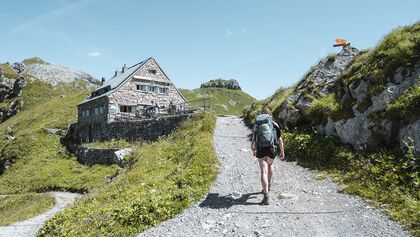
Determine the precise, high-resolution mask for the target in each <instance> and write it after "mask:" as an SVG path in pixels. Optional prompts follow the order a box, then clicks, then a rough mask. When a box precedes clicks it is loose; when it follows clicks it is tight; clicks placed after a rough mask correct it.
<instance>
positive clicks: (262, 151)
mask: <svg viewBox="0 0 420 237" xmlns="http://www.w3.org/2000/svg"><path fill="white" fill-rule="evenodd" d="M266 156H268V157H270V158H271V159H274V158H275V157H276V151H275V150H274V147H261V148H259V149H257V158H264V157H266Z"/></svg>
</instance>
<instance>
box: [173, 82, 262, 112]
mask: <svg viewBox="0 0 420 237" xmlns="http://www.w3.org/2000/svg"><path fill="white" fill-rule="evenodd" d="M180 92H181V94H182V95H183V96H184V97H185V98H186V99H187V100H188V101H194V100H199V99H203V98H210V104H211V109H212V110H213V111H215V113H216V114H219V115H221V114H227V115H241V114H242V111H243V109H245V108H246V107H247V106H250V105H251V104H252V103H253V102H254V101H255V99H254V98H253V97H251V96H250V95H248V94H246V93H245V92H243V91H238V90H229V89H224V88H200V89H194V90H187V89H180ZM201 103H202V102H201ZM223 105H225V106H226V110H225V108H224V107H223ZM190 106H191V107H195V106H199V104H198V103H194V102H193V103H191V104H190Z"/></svg>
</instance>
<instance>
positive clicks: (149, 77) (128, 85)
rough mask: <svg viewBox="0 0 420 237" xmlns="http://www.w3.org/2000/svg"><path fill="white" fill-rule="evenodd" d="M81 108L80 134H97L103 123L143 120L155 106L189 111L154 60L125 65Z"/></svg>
mask: <svg viewBox="0 0 420 237" xmlns="http://www.w3.org/2000/svg"><path fill="white" fill-rule="evenodd" d="M102 83H103V84H102V86H101V87H100V88H98V89H96V90H95V91H93V92H92V94H91V95H90V96H89V97H88V98H87V99H86V100H84V101H83V102H81V103H80V104H79V105H78V121H77V125H78V130H79V131H84V130H95V127H96V126H101V124H102V123H111V122H114V121H127V120H140V119H142V117H143V114H142V112H143V111H144V109H145V108H146V107H149V106H152V105H153V104H154V103H157V105H158V106H159V107H160V108H162V109H163V108H168V106H169V103H170V102H171V101H172V103H174V104H176V105H177V109H181V110H183V109H185V108H186V107H187V106H188V101H187V100H186V99H185V98H184V97H183V96H182V95H181V93H180V92H179V91H178V90H177V89H176V87H175V86H174V85H173V84H172V82H171V80H170V79H169V78H168V76H167V75H166V74H165V73H164V72H163V70H162V69H161V67H160V66H159V65H158V63H157V62H156V61H155V59H153V58H148V59H146V60H144V61H142V62H140V63H137V64H135V65H133V66H131V67H127V66H126V65H124V67H123V68H122V70H121V71H115V74H114V76H113V77H112V78H110V79H109V80H107V81H105V80H104V79H102Z"/></svg>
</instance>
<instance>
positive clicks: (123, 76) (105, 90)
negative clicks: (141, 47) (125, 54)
mask: <svg viewBox="0 0 420 237" xmlns="http://www.w3.org/2000/svg"><path fill="white" fill-rule="evenodd" d="M151 59H153V58H152V57H150V58H148V59H146V60H143V61H141V62H139V63H137V64H135V65H133V66H131V67H129V68H127V69H126V70H125V71H124V72H122V71H121V72H118V71H117V72H116V73H117V75H116V76H114V77H112V78H110V79H108V80H106V81H105V82H104V84H103V85H102V86H101V87H99V88H98V89H96V90H95V91H93V92H92V93H91V95H90V96H89V97H88V98H86V99H85V100H84V101H82V102H81V103H79V105H81V104H84V103H86V102H89V101H92V100H96V99H98V98H102V97H104V96H108V95H110V94H112V93H113V92H114V91H116V89H117V88H118V87H120V86H121V85H122V84H123V83H124V82H125V81H126V80H127V79H129V78H130V77H131V76H132V75H133V74H134V73H135V72H137V71H138V70H139V69H140V68H141V67H142V66H143V65H145V64H146V63H147V62H148V61H149V60H151ZM158 67H159V69H160V70H161V71H162V72H163V74H165V72H164V71H163V70H162V68H161V67H160V66H159V64H158ZM165 76H166V77H168V76H167V75H166V74H165ZM174 87H175V86H174ZM101 90H102V92H101V93H99V92H100V91H101ZM175 90H176V91H177V92H178V93H179V95H180V96H181V97H182V99H184V100H185V101H186V102H187V103H188V100H187V99H185V97H184V96H183V95H182V94H181V93H180V92H179V91H178V89H177V88H176V87H175ZM95 92H97V95H95Z"/></svg>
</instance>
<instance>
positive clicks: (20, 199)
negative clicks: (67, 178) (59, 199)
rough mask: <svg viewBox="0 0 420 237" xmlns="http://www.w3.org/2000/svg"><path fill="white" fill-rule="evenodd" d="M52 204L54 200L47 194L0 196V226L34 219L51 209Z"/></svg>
mask: <svg viewBox="0 0 420 237" xmlns="http://www.w3.org/2000/svg"><path fill="white" fill-rule="evenodd" d="M54 204H55V201H54V198H53V197H51V196H49V195H48V194H38V193H27V194H17V195H9V196H0V216H1V218H0V226H5V225H10V224H11V223H14V222H17V221H22V220H26V219H29V218H31V217H34V216H36V215H38V214H40V213H43V212H45V211H47V210H48V209H50V208H52V207H53V206H54Z"/></svg>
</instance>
